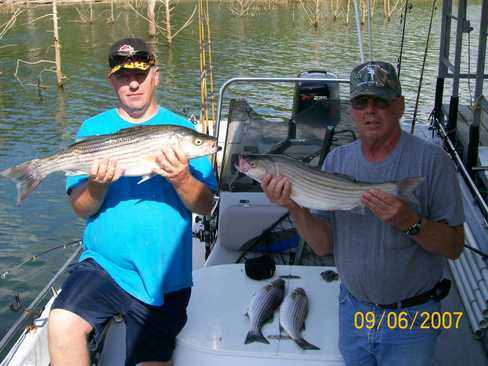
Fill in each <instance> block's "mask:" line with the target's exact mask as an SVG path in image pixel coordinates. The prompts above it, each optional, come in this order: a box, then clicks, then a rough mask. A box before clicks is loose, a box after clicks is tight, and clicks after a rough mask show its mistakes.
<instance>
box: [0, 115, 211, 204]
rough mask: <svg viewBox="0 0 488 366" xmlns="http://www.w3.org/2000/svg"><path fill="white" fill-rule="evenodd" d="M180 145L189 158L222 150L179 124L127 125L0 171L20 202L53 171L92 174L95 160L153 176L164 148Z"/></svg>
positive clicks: (145, 176) (134, 173) (126, 171)
mask: <svg viewBox="0 0 488 366" xmlns="http://www.w3.org/2000/svg"><path fill="white" fill-rule="evenodd" d="M165 145H166V146H167V145H173V146H174V145H179V146H180V148H181V150H182V151H183V152H184V154H185V155H186V157H187V159H193V158H196V157H200V156H205V155H210V154H213V153H216V152H217V151H218V150H219V147H218V146H217V139H216V138H215V137H212V136H209V135H206V134H203V133H199V132H197V131H195V130H193V129H191V128H187V127H183V126H178V125H169V124H168V125H151V126H136V127H131V128H125V129H122V130H120V131H119V132H117V133H112V134H107V135H97V136H91V137H87V138H84V139H82V140H80V141H78V142H76V143H74V144H72V145H70V146H69V147H68V148H66V149H64V150H61V151H58V152H57V153H55V154H53V155H50V156H47V157H44V158H41V159H34V160H30V161H27V162H24V163H22V164H19V165H17V166H14V167H11V168H8V169H5V170H3V171H0V176H4V177H8V178H10V179H12V180H13V181H14V182H15V183H16V185H17V204H19V203H20V202H21V201H22V200H23V199H25V198H26V197H27V195H29V193H31V192H32V191H33V190H34V189H35V188H36V187H37V186H38V185H39V184H40V183H41V181H42V180H43V179H44V178H46V177H47V176H48V175H49V174H51V173H54V172H57V171H64V172H65V173H66V175H83V174H88V172H89V169H90V167H91V165H92V164H93V162H94V161H95V160H100V159H115V160H117V164H118V166H119V167H121V168H122V169H124V175H125V176H142V177H143V178H142V179H141V181H140V183H141V182H143V181H145V180H147V179H149V178H150V177H151V174H152V169H153V168H155V167H156V157H157V156H158V155H160V154H161V148H162V147H163V146H165Z"/></svg>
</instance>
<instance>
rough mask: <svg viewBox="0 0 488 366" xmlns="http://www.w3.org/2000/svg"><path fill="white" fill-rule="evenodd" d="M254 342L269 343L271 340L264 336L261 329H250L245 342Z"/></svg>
mask: <svg viewBox="0 0 488 366" xmlns="http://www.w3.org/2000/svg"><path fill="white" fill-rule="evenodd" d="M253 342H261V343H266V344H269V341H268V340H267V339H266V338H265V337H264V336H263V333H261V331H260V330H250V331H249V332H248V333H247V336H246V340H245V341H244V344H248V343H253Z"/></svg>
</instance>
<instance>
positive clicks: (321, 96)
mask: <svg viewBox="0 0 488 366" xmlns="http://www.w3.org/2000/svg"><path fill="white" fill-rule="evenodd" d="M298 77H299V78H328V79H337V76H336V75H335V74H333V73H330V72H327V71H324V70H310V71H303V72H301V73H299V74H298ZM340 120H341V104H340V95H339V83H337V82H334V81H315V80H314V81H300V82H297V83H296V84H295V94H294V96H293V109H292V118H291V122H292V123H290V127H289V130H288V138H289V139H294V138H296V134H297V133H296V129H297V126H300V125H306V126H308V127H311V128H317V129H320V130H325V133H324V137H323V144H322V149H321V150H320V157H319V161H318V166H321V165H322V163H323V161H324V159H325V156H326V155H327V154H328V153H329V151H330V148H331V145H332V140H333V137H334V133H335V128H336V126H337V124H338V123H339V121H340Z"/></svg>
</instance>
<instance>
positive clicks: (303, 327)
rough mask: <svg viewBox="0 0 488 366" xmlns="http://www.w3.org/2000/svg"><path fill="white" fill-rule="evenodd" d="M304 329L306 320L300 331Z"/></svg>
mask: <svg viewBox="0 0 488 366" xmlns="http://www.w3.org/2000/svg"><path fill="white" fill-rule="evenodd" d="M303 330H305V321H304V322H303V324H302V328H301V329H300V331H303Z"/></svg>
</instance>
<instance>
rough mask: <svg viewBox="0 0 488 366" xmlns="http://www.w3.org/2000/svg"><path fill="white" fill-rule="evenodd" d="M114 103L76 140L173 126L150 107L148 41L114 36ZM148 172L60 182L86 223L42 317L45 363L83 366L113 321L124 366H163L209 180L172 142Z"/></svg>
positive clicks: (182, 305) (203, 162)
mask: <svg viewBox="0 0 488 366" xmlns="http://www.w3.org/2000/svg"><path fill="white" fill-rule="evenodd" d="M109 64H110V72H109V81H110V84H111V85H112V87H113V88H114V90H115V93H116V95H117V98H118V106H117V107H116V108H114V109H111V110H108V111H105V112H103V113H101V114H99V115H97V116H94V117H92V118H90V119H88V120H86V121H85V122H84V123H83V124H82V126H81V127H80V129H79V131H78V134H77V138H81V137H86V136H91V135H99V134H108V133H114V132H117V131H119V130H120V129H123V128H128V127H133V126H136V125H155V124H177V125H182V126H185V127H190V128H192V124H191V123H190V122H189V121H187V120H186V119H184V118H183V117H181V116H179V115H177V114H175V113H173V112H171V111H169V110H167V109H165V108H163V107H161V106H159V105H158V104H157V102H156V99H155V95H156V87H157V85H158V83H159V68H158V66H157V65H156V63H155V58H154V55H153V53H152V52H151V50H150V49H149V47H148V46H147V44H146V43H145V42H144V41H143V40H141V39H138V38H127V39H122V40H120V41H118V42H116V43H114V44H113V45H112V47H111V48H110V52H109ZM156 162H157V165H158V167H157V168H156V169H155V170H154V173H155V174H156V175H155V176H154V177H153V178H151V179H149V180H148V181H146V182H144V183H142V184H138V182H139V181H140V177H125V176H123V174H124V171H123V169H122V168H121V167H120V166H118V165H117V161H115V160H106V159H104V160H100V161H97V162H95V163H94V164H93V166H92V167H91V169H90V172H89V175H88V176H75V177H70V178H68V180H67V183H66V189H67V192H68V194H69V197H70V200H71V204H72V207H73V210H74V211H75V213H76V214H77V215H78V216H80V217H83V218H85V219H86V228H85V232H84V235H83V244H84V250H83V253H82V255H81V257H80V262H79V263H78V264H77V265H75V267H74V268H73V270H72V271H71V273H70V276H69V277H68V278H67V280H66V281H65V283H64V284H63V287H62V289H63V290H62V292H61V293H60V295H59V296H58V297H57V298H56V300H55V302H54V303H53V306H52V311H51V314H50V316H49V332H48V333H49V351H50V356H51V365H53V366H57V365H88V364H89V352H88V344H87V338H88V336H89V335H92V336H93V337H92V342H93V343H94V345H96V344H97V343H98V342H100V340H101V333H102V329H103V327H104V325H106V324H107V322H108V321H109V320H110V319H111V318H112V317H113V316H115V315H118V314H120V315H122V316H123V318H124V321H125V323H126V326H127V336H126V365H136V364H143V365H144V364H151V365H166V364H168V362H169V361H170V359H171V355H172V352H173V349H174V346H175V338H176V335H177V334H178V333H179V331H180V330H181V329H182V328H183V326H184V324H185V322H186V306H187V304H188V301H189V297H190V287H191V285H192V278H191V270H192V267H191V266H192V260H191V255H192V233H191V218H192V212H195V213H198V214H204V215H206V214H209V213H210V211H211V208H212V202H213V194H212V190H216V181H215V177H214V174H213V170H212V166H211V164H210V161H209V159H208V158H207V157H202V158H197V159H193V160H191V161H188V160H187V159H186V157H185V155H184V153H183V152H182V151H181V148H180V147H179V146H161V154H160V156H159V157H157V159H156Z"/></svg>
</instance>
